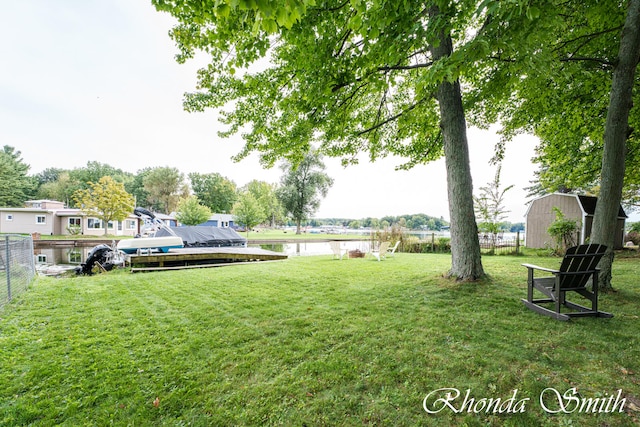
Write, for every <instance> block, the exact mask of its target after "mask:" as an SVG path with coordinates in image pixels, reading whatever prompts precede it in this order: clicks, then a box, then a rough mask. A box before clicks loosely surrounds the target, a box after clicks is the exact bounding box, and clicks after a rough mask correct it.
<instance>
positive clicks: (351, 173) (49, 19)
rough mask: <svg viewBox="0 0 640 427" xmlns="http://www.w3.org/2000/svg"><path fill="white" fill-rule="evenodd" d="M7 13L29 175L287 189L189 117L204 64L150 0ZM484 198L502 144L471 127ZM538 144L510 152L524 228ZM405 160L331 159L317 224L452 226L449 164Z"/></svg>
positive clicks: (19, 7)
mask: <svg viewBox="0 0 640 427" xmlns="http://www.w3.org/2000/svg"><path fill="white" fill-rule="evenodd" d="M2 8H3V12H2V14H0V40H2V41H1V42H0V57H1V58H2V66H0V144H1V145H2V146H4V145H9V146H12V147H14V148H15V149H16V150H19V151H20V152H21V153H22V159H23V161H24V162H25V163H26V164H28V165H30V174H36V173H38V172H41V171H42V170H44V169H46V168H51V167H55V168H63V169H73V168H77V167H84V166H86V165H87V162H89V161H97V162H100V163H105V164H108V165H111V166H113V167H116V168H119V169H122V170H124V171H128V172H132V173H135V172H137V171H138V170H141V169H143V168H145V167H162V166H169V167H175V168H177V169H179V170H180V171H181V172H183V173H184V174H185V176H186V175H187V174H188V173H190V172H198V173H214V172H217V173H220V174H221V175H223V176H225V177H227V178H229V179H231V180H233V181H234V182H235V183H236V184H237V185H238V186H242V185H244V184H246V183H247V182H249V181H251V180H253V179H257V180H262V181H267V182H270V183H276V182H278V181H279V179H280V176H281V174H282V173H281V170H280V169H278V168H277V167H275V168H272V169H263V168H262V167H261V166H260V164H259V162H258V159H257V156H255V155H252V156H250V157H249V158H247V159H245V160H242V161H241V162H239V163H234V162H233V161H232V160H231V157H232V156H233V155H234V154H237V153H238V152H239V151H240V149H241V147H242V145H243V143H242V140H241V137H240V136H239V135H238V136H234V137H231V138H227V139H222V138H220V137H219V136H218V134H217V132H218V131H219V130H222V129H224V127H223V126H222V125H221V124H220V123H219V122H218V120H217V116H216V112H215V111H207V112H205V113H187V112H185V111H184V110H183V108H182V99H183V94H184V93H185V92H191V91H194V90H195V87H196V71H197V69H198V68H199V66H201V65H202V64H203V62H202V58H201V59H200V60H195V61H193V62H188V63H187V64H178V63H177V62H176V61H175V59H174V56H175V54H176V53H177V49H176V48H175V45H174V43H173V41H172V40H171V39H170V37H169V36H168V31H169V29H170V28H171V27H172V26H173V24H174V20H173V18H172V17H171V16H169V15H168V14H165V13H160V12H157V11H156V10H155V9H154V8H153V6H152V5H151V3H150V1H131V0H109V1H104V0H82V1H79V0H76V1H70V0H66V1H62V2H43V1H38V0H20V1H12V2H10V1H5V2H3V7H2ZM468 139H469V150H470V158H471V172H472V177H473V183H474V188H475V189H476V190H475V194H476V195H477V194H479V190H478V188H479V187H481V186H484V185H486V184H487V183H489V182H490V181H492V180H493V178H494V175H495V172H496V169H495V166H493V165H491V164H489V160H490V159H491V157H492V156H493V153H494V146H495V144H496V142H497V141H498V139H499V137H498V136H497V135H496V134H495V132H494V131H486V130H479V129H474V128H470V129H469V131H468ZM536 143H537V140H536V138H534V137H532V136H528V135H521V136H519V137H518V138H516V139H515V140H514V141H512V142H511V143H509V144H508V145H507V149H506V155H505V159H504V162H503V164H502V174H501V182H502V184H503V185H504V186H508V185H513V188H512V189H511V190H509V191H508V192H507V193H506V196H505V207H506V209H507V210H508V211H509V213H508V218H507V220H509V221H511V222H523V221H524V220H525V218H524V215H525V213H526V209H527V205H526V203H527V201H528V199H527V191H526V190H525V187H528V186H530V185H531V181H532V180H533V178H534V171H535V170H536V166H535V165H533V164H532V162H531V158H532V157H533V155H534V149H535V146H536ZM401 163H402V159H397V158H386V159H382V160H379V161H376V162H375V163H370V162H368V160H367V158H366V156H363V158H362V161H361V163H360V164H359V165H356V166H349V167H347V168H344V167H342V166H341V165H340V162H339V160H338V159H329V158H325V164H326V165H327V171H326V172H327V174H328V175H329V176H331V177H332V178H333V179H334V184H333V187H332V188H331V189H330V190H329V193H328V195H327V197H326V198H325V199H324V200H323V202H322V204H321V207H320V209H319V210H318V212H317V213H316V215H315V217H316V218H328V217H338V218H354V219H359V218H365V217H376V218H380V217H383V216H386V215H392V216H397V215H404V214H416V213H424V214H427V215H430V216H434V217H443V218H445V219H447V220H448V219H449V211H448V202H447V191H446V174H445V167H444V160H443V159H442V160H438V161H436V162H432V163H429V164H427V165H420V166H416V167H414V168H413V169H412V170H410V171H396V170H395V167H396V166H397V165H399V164H401Z"/></svg>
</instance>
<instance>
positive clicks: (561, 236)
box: [547, 207, 580, 253]
mask: <svg viewBox="0 0 640 427" xmlns="http://www.w3.org/2000/svg"><path fill="white" fill-rule="evenodd" d="M553 211H554V212H555V213H556V219H555V221H553V222H552V223H551V225H550V226H549V228H548V229H547V231H548V233H549V235H550V236H551V237H553V239H554V241H555V244H556V247H555V248H554V251H555V252H556V253H561V252H562V253H564V251H565V250H566V249H567V248H569V247H571V246H575V245H576V244H577V240H578V239H577V233H578V230H579V229H580V226H579V224H578V220H576V219H569V218H567V217H565V216H564V214H563V213H562V211H561V210H560V209H559V208H557V207H554V208H553Z"/></svg>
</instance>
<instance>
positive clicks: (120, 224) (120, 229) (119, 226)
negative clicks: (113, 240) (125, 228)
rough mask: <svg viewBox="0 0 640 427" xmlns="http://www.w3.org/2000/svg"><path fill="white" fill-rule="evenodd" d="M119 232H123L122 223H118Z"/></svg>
mask: <svg viewBox="0 0 640 427" xmlns="http://www.w3.org/2000/svg"><path fill="white" fill-rule="evenodd" d="M118 231H122V221H118Z"/></svg>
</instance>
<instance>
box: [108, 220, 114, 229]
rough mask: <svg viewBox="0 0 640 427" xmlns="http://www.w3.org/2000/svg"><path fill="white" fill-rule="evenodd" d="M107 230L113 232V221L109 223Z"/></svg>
mask: <svg viewBox="0 0 640 427" xmlns="http://www.w3.org/2000/svg"><path fill="white" fill-rule="evenodd" d="M107 228H108V229H109V230H113V221H109V222H108V223H107Z"/></svg>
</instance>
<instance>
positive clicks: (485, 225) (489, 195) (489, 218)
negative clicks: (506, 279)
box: [474, 165, 513, 246]
mask: <svg viewBox="0 0 640 427" xmlns="http://www.w3.org/2000/svg"><path fill="white" fill-rule="evenodd" d="M501 171H502V167H501V166H500V165H498V167H497V169H496V174H495V176H494V178H493V181H491V182H490V183H488V184H487V185H484V186H482V187H480V195H479V196H477V197H474V202H475V206H476V215H477V216H478V219H479V220H480V228H481V229H482V230H483V231H486V232H488V233H490V234H491V236H492V239H491V242H492V245H494V246H495V244H496V240H497V236H498V233H499V232H500V228H501V223H502V221H504V220H505V219H506V218H507V214H508V213H509V211H508V210H507V209H506V208H505V206H504V196H505V193H506V192H507V191H509V190H511V189H512V188H513V185H508V186H506V187H504V188H502V185H501V183H500V172H501Z"/></svg>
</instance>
